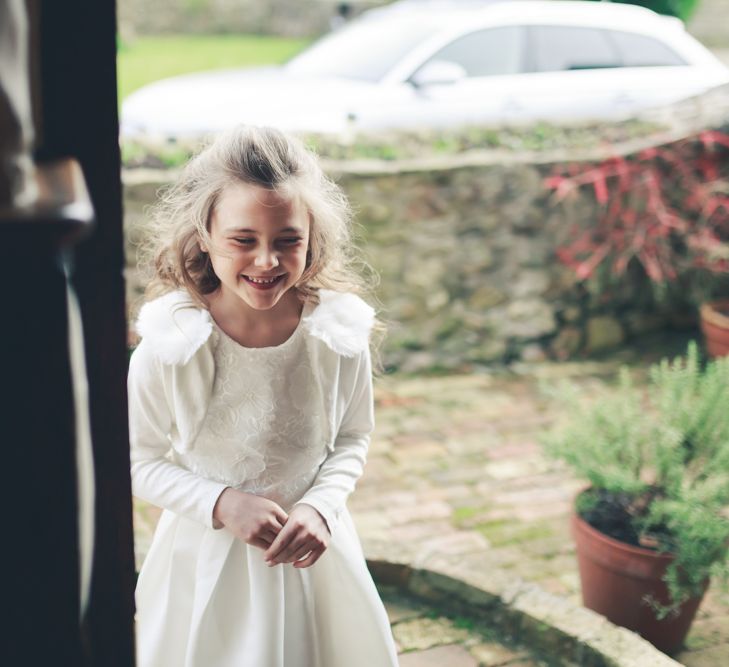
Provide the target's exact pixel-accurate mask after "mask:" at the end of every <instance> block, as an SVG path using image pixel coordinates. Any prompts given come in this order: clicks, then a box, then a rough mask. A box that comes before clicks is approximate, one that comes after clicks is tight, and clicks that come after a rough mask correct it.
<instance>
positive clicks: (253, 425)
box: [175, 323, 327, 509]
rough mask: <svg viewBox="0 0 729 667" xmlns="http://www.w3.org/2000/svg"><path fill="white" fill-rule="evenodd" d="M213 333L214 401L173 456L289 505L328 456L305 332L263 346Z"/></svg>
mask: <svg viewBox="0 0 729 667" xmlns="http://www.w3.org/2000/svg"><path fill="white" fill-rule="evenodd" d="M212 335H213V336H215V337H216V340H215V352H214V357H215V369H216V370H215V381H214V385H213V394H212V398H211V401H210V405H209V407H208V411H207V415H206V417H205V420H204V422H203V425H202V428H201V430H200V433H199V434H198V437H197V438H196V440H195V442H194V444H193V446H192V447H191V448H190V449H189V450H187V451H186V452H184V453H179V452H176V453H175V458H176V461H177V462H178V463H180V464H182V465H183V466H184V467H186V468H188V469H189V470H192V471H193V472H195V473H197V474H199V475H201V476H203V477H206V478H208V479H211V480H215V481H218V482H222V483H224V484H227V485H229V486H233V487H235V488H238V489H241V490H244V491H248V492H250V493H257V494H260V495H265V496H266V497H267V498H270V499H271V500H275V501H276V502H278V503H279V504H280V505H281V506H282V507H284V509H288V508H289V507H290V506H291V505H293V503H294V502H296V501H297V500H299V499H300V498H301V496H302V495H303V493H304V492H305V491H306V490H307V489H308V488H309V486H310V485H311V483H312V482H313V480H314V478H315V476H316V472H317V470H318V468H319V465H320V464H321V463H322V461H323V460H324V458H325V456H326V453H327V450H326V436H325V427H324V424H325V422H324V419H325V415H322V414H320V413H321V411H322V408H321V405H322V404H321V400H320V399H319V395H318V393H317V390H316V382H315V379H316V378H315V377H314V372H315V370H314V368H312V363H311V360H310V359H309V355H308V353H307V349H308V348H307V345H306V336H307V335H308V333H307V332H306V331H305V329H304V327H303V326H302V324H301V323H300V324H299V326H298V327H297V329H296V330H295V331H294V333H293V334H292V335H291V336H290V337H289V339H288V340H286V341H285V342H284V343H282V344H281V345H277V346H274V347H263V348H246V347H243V346H241V345H240V344H239V343H237V342H236V341H234V340H232V339H231V338H230V337H228V336H227V335H226V334H225V333H224V332H223V331H222V330H221V329H220V328H219V327H218V326H217V325H214V328H213V334H212Z"/></svg>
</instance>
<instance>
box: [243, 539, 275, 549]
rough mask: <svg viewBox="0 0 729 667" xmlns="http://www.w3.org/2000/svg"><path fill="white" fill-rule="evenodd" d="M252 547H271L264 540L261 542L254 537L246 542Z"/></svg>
mask: <svg viewBox="0 0 729 667" xmlns="http://www.w3.org/2000/svg"><path fill="white" fill-rule="evenodd" d="M248 544H250V545H251V546H253V547H258V548H259V549H268V547H269V546H271V545H270V544H269V543H268V542H266V541H265V540H262V539H261V538H260V537H254V538H253V539H252V540H251V541H250V542H248Z"/></svg>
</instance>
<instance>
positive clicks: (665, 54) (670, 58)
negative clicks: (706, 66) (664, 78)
mask: <svg viewBox="0 0 729 667" xmlns="http://www.w3.org/2000/svg"><path fill="white" fill-rule="evenodd" d="M608 34H609V36H610V39H612V40H613V42H614V43H615V44H616V46H617V47H618V51H620V55H621V56H622V59H623V64H624V65H625V66H626V67H657V66H661V65H666V66H671V65H686V64H687V63H686V61H685V60H684V59H683V58H681V56H679V55H678V54H677V53H676V52H675V51H674V50H673V49H671V48H670V47H669V46H667V45H666V44H664V43H663V42H661V41H659V40H657V39H654V38H653V37H646V36H645V35H636V34H635V33H632V32H619V31H617V30H609V31H608Z"/></svg>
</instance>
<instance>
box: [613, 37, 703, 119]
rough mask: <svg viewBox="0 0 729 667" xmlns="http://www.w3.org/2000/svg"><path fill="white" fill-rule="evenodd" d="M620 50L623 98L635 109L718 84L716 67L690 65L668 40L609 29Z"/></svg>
mask: <svg viewBox="0 0 729 667" xmlns="http://www.w3.org/2000/svg"><path fill="white" fill-rule="evenodd" d="M605 35H606V36H607V38H608V39H609V40H610V41H611V42H612V43H613V44H614V45H615V47H616V49H617V51H618V52H619V54H620V57H621V60H622V63H623V66H624V67H623V69H622V94H623V102H624V104H626V105H629V106H631V108H632V109H634V110H635V111H637V110H640V109H645V108H646V107H650V106H660V105H666V104H670V103H672V102H674V101H676V100H680V99H683V98H685V97H688V96H690V95H693V94H697V93H700V92H702V91H704V90H706V89H707V88H710V87H711V86H712V85H716V79H717V74H716V71H715V70H711V69H709V68H703V67H699V66H695V65H690V64H689V63H688V62H687V61H686V60H685V59H684V58H683V57H682V56H680V55H679V54H678V53H677V52H676V51H675V50H674V49H673V48H671V47H670V46H669V45H668V44H666V43H665V42H664V41H662V40H660V39H657V38H654V37H651V36H648V35H639V34H637V33H632V32H627V31H620V30H606V31H605Z"/></svg>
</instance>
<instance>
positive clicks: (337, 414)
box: [129, 127, 397, 667]
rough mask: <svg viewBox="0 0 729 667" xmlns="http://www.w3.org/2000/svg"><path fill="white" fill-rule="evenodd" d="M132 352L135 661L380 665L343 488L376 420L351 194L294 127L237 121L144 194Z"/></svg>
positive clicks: (216, 665) (386, 656) (385, 640)
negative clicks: (143, 295)
mask: <svg viewBox="0 0 729 667" xmlns="http://www.w3.org/2000/svg"><path fill="white" fill-rule="evenodd" d="M155 221H156V225H155V227H156V234H154V238H153V245H154V247H155V255H154V257H155V259H154V267H155V277H154V279H153V281H152V283H151V285H150V289H151V292H152V293H153V294H161V296H158V297H157V298H155V299H154V300H151V301H149V302H148V303H146V304H145V305H144V306H143V307H142V309H141V311H140V315H139V320H138V322H137V330H138V332H139V333H140V335H141V336H142V341H141V343H140V344H139V346H138V347H137V349H136V350H135V352H134V354H133V355H132V359H131V362H130V368H129V405H130V407H129V410H130V417H129V420H130V437H131V460H132V465H131V470H132V484H133V491H134V494H135V495H136V496H138V497H140V498H143V499H144V500H147V501H148V502H150V503H153V504H155V505H158V506H160V507H162V508H164V511H163V513H162V516H161V518H160V520H159V524H158V526H157V530H156V532H155V536H154V540H153V543H152V546H151V548H150V550H149V553H148V554H147V557H146V560H145V561H144V564H143V566H142V569H141V572H140V575H139V581H138V584H137V591H136V597H137V627H138V633H137V637H138V664H139V665H140V667H358V666H361V667H390V666H392V665H397V657H396V652H395V647H394V642H393V640H392V635H391V632H390V627H389V624H388V619H387V615H386V613H385V610H384V607H383V605H382V602H381V601H380V599H379V597H378V594H377V591H376V589H375V587H374V584H373V582H372V579H371V577H370V575H369V573H368V571H367V568H366V564H365V561H364V557H363V554H362V549H361V546H360V543H359V540H358V538H357V534H356V532H355V529H354V525H353V523H352V519H351V517H350V515H349V513H348V511H347V508H346V506H345V502H346V499H347V497H348V496H349V494H350V493H351V492H352V490H353V488H354V485H355V482H356V481H357V479H358V478H359V476H360V475H361V474H362V467H363V465H364V462H365V456H366V452H367V446H368V442H369V435H370V431H371V430H372V427H373V414H372V413H373V406H372V388H371V386H372V385H371V368H370V355H369V344H368V343H369V334H370V331H371V329H372V327H373V324H374V323H375V319H374V313H373V311H372V309H371V308H370V307H369V306H368V305H366V304H365V303H364V301H362V300H361V299H360V298H359V297H358V296H356V295H355V292H358V291H360V290H361V287H360V285H361V283H360V281H359V279H358V278H357V277H356V274H354V273H353V272H352V270H351V268H350V266H351V263H352V250H351V243H350V236H349V212H348V207H347V203H346V200H345V199H344V197H343V195H342V193H341V191H340V190H339V189H338V188H337V187H336V186H335V185H334V184H333V183H332V182H331V181H330V180H329V179H327V178H326V177H325V176H324V174H323V173H322V171H321V168H320V167H319V166H318V164H317V162H316V160H315V158H314V157H313V155H311V154H310V153H309V152H308V151H307V150H306V149H305V148H304V147H303V146H302V144H301V143H299V142H298V141H295V140H294V139H292V138H290V137H287V136H286V135H284V134H282V133H280V132H278V131H275V130H272V129H256V128H250V127H246V128H237V129H236V130H234V131H231V132H229V133H227V134H224V135H222V136H221V137H220V138H218V139H217V140H216V141H215V142H214V143H213V144H212V145H211V146H209V147H208V148H207V149H205V150H204V151H203V152H202V153H200V154H199V155H198V156H197V157H195V158H193V160H192V161H191V162H190V163H189V164H188V165H187V167H186V168H185V170H184V172H183V173H182V176H181V178H180V180H179V182H178V183H177V184H176V185H175V186H174V187H173V188H172V189H171V190H170V191H169V192H168V193H167V195H166V197H165V199H164V201H163V202H162V203H161V204H160V205H159V206H158V208H157V212H156V216H155Z"/></svg>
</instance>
